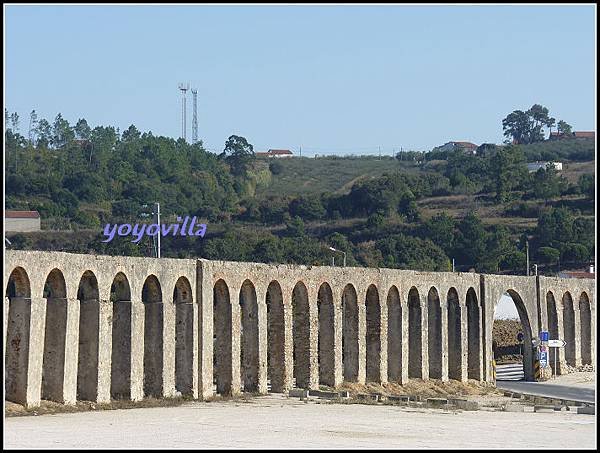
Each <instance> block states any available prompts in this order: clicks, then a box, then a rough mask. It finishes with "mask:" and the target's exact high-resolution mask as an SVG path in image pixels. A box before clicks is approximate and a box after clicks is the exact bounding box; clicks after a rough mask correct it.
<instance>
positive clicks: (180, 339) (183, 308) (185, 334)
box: [173, 277, 194, 395]
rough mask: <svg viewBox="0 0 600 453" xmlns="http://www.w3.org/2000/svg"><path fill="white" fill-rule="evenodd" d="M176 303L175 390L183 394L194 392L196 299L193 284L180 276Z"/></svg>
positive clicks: (174, 300) (174, 293)
mask: <svg viewBox="0 0 600 453" xmlns="http://www.w3.org/2000/svg"><path fill="white" fill-rule="evenodd" d="M173 304H174V305H175V390H177V391H178V392H180V393H181V394H182V395H191V394H192V393H193V386H194V382H193V380H194V376H193V369H192V368H193V361H194V344H193V342H194V300H193V296H192V285H190V282H189V280H188V279H187V278H185V277H179V279H178V280H177V283H175V287H174V288H173Z"/></svg>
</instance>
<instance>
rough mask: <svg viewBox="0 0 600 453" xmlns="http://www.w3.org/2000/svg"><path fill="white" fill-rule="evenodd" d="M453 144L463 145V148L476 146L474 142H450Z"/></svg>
mask: <svg viewBox="0 0 600 453" xmlns="http://www.w3.org/2000/svg"><path fill="white" fill-rule="evenodd" d="M452 143H454V144H455V145H459V146H463V147H464V148H477V145H476V144H475V143H471V142H452Z"/></svg>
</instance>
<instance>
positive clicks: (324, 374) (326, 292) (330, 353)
mask: <svg viewBox="0 0 600 453" xmlns="http://www.w3.org/2000/svg"><path fill="white" fill-rule="evenodd" d="M317 308H318V312H319V383H320V384H321V385H328V386H331V387H333V386H334V384H335V331H334V316H335V311H334V305H333V292H332V291H331V287H330V286H329V284H327V283H323V284H322V285H321V286H320V287H319V292H318V294H317Z"/></svg>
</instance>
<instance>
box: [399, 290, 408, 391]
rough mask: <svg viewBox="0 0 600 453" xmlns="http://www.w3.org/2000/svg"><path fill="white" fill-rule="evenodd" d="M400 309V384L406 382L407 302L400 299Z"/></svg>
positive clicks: (404, 299)
mask: <svg viewBox="0 0 600 453" xmlns="http://www.w3.org/2000/svg"><path fill="white" fill-rule="evenodd" d="M400 308H401V313H402V370H401V376H400V383H401V384H406V383H407V382H408V329H409V326H408V317H409V313H408V302H407V301H406V298H402V297H400Z"/></svg>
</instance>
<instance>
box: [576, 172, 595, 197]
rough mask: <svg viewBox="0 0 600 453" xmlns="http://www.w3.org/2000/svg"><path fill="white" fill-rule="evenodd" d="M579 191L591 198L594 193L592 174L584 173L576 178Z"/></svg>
mask: <svg viewBox="0 0 600 453" xmlns="http://www.w3.org/2000/svg"><path fill="white" fill-rule="evenodd" d="M578 185H579V191H580V192H581V193H582V194H584V195H585V196H586V197H587V198H589V199H593V198H594V195H595V192H596V190H595V187H594V175H592V174H589V173H585V174H583V175H581V176H580V177H579V180H578Z"/></svg>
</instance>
